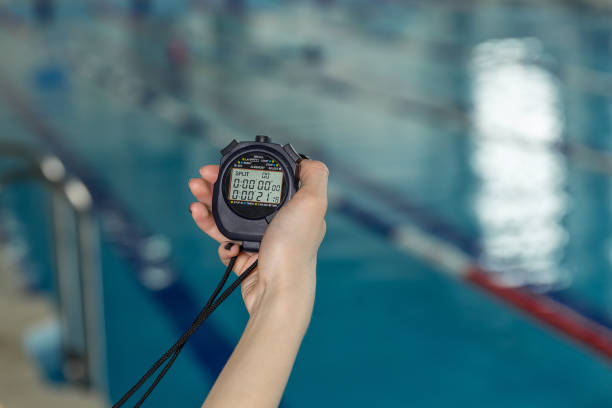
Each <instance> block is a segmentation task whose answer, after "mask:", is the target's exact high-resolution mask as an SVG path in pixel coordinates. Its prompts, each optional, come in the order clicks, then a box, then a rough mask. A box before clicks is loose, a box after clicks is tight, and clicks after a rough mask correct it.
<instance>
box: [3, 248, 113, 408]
mask: <svg viewBox="0 0 612 408" xmlns="http://www.w3.org/2000/svg"><path fill="white" fill-rule="evenodd" d="M10 258H11V257H10V255H8V254H7V250H6V249H4V248H0V310H11V311H12V312H11V313H3V314H2V320H3V324H2V325H0V361H2V370H0V408H11V407H20V408H28V407H64V408H70V407H79V408H98V407H102V406H104V404H103V402H102V400H101V399H100V398H99V397H97V396H95V395H94V394H92V393H89V392H86V391H83V390H79V389H77V388H73V387H57V386H50V385H48V384H45V383H44V382H43V380H42V379H41V378H40V377H39V375H38V373H37V369H36V367H35V366H34V365H33V364H32V362H31V361H30V359H29V357H28V356H27V354H26V352H25V350H24V347H23V336H24V334H25V333H26V331H27V330H28V329H29V328H30V327H32V326H33V325H35V324H37V323H40V322H44V321H46V320H49V319H52V318H53V315H54V313H53V309H52V306H51V305H50V303H49V301H48V300H47V299H45V298H43V297H39V296H36V295H28V296H24V289H23V287H22V286H21V285H20V282H19V281H18V279H17V277H18V276H19V274H18V273H17V271H16V270H15V266H14V265H12V262H10V261H9V260H10Z"/></svg>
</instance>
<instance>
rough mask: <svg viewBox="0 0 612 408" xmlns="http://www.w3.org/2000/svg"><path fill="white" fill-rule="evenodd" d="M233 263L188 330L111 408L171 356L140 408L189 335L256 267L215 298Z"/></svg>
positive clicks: (132, 393) (234, 259)
mask: <svg viewBox="0 0 612 408" xmlns="http://www.w3.org/2000/svg"><path fill="white" fill-rule="evenodd" d="M235 263H236V257H233V258H231V260H230V263H229V264H228V266H227V269H226V270H225V273H224V274H223V277H222V278H221V280H220V281H219V284H218V285H217V288H216V289H215V291H214V292H213V294H212V295H211V296H210V298H209V299H208V301H207V302H206V305H205V306H204V307H203V308H202V310H201V311H200V313H199V314H198V316H197V317H196V318H195V320H194V321H193V323H192V324H191V326H189V328H188V329H187V330H186V331H185V332H184V333H183V334H182V335H181V337H180V338H179V339H178V340H177V341H176V343H174V345H173V346H172V347H170V349H168V351H166V352H165V353H164V354H163V355H162V356H161V357H160V358H159V359H158V360H157V361H156V362H155V364H153V366H152V367H151V368H150V369H149V370H148V371H147V372H146V373H145V374H144V375H143V376H142V378H141V379H140V380H139V381H138V382H137V383H136V384H135V385H134V386H133V387H132V388H130V389H129V391H128V392H126V393H125V395H124V396H123V397H121V399H120V400H119V401H118V402H117V403H115V405H113V408H119V407H121V406H122V405H123V404H125V402H126V401H127V400H129V399H130V398H131V397H132V395H134V393H135V392H136V391H138V389H139V388H140V387H141V386H142V385H143V384H144V383H145V382H146V381H147V380H148V379H149V378H150V377H151V376H152V375H153V374H154V373H155V372H156V371H157V370H158V369H159V368H160V367H161V365H162V364H163V363H164V362H165V361H166V360H168V359H169V358H170V357H171V356H172V358H170V361H168V363H167V364H166V365H165V366H164V368H163V370H162V371H161V372H160V373H159V375H158V376H157V377H156V378H155V380H154V381H153V383H152V384H151V386H150V387H149V388H148V389H147V391H146V392H145V393H144V394H143V396H142V397H141V398H140V400H139V401H138V402H137V403H136V405H135V406H134V407H140V406H141V405H142V403H143V402H144V401H145V399H146V398H147V397H148V396H149V395H150V394H151V393H152V392H153V390H154V389H155V387H156V386H157V384H159V382H160V381H161V379H162V378H163V377H164V375H166V373H167V372H168V370H169V369H170V367H172V364H174V362H175V361H176V358H177V357H178V355H179V353H180V352H181V350H183V347H184V346H185V343H187V340H189V338H190V337H191V335H193V333H195V332H196V330H198V328H200V326H201V325H202V323H204V321H205V320H206V319H207V318H208V316H210V315H211V313H212V312H214V311H215V309H216V308H217V307H219V305H220V304H221V303H223V301H224V300H225V299H227V297H228V296H229V295H231V293H232V292H233V291H234V290H235V289H236V288H237V287H238V286H240V284H241V283H242V282H243V281H244V280H245V279H246V278H247V277H248V276H249V275H250V274H251V273H252V272H253V271H254V270H255V268H256V267H257V261H255V262H253V264H252V265H251V266H249V267H248V268H247V269H246V270H245V271H244V272H243V273H242V274H241V275H240V276H239V277H238V278H236V280H234V282H233V283H232V284H231V285H230V286H229V287H228V288H227V289H226V290H225V291H224V292H223V293H222V294H221V296H219V297H218V298H217V296H218V295H219V293H220V292H221V289H223V286H225V284H226V282H227V280H228V278H229V275H230V274H231V272H232V269H233V268H234V265H235Z"/></svg>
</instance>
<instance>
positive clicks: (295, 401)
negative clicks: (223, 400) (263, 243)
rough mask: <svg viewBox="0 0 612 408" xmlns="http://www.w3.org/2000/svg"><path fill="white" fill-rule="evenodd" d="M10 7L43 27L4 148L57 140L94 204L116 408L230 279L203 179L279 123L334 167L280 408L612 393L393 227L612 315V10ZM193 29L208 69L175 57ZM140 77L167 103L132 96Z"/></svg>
mask: <svg viewBox="0 0 612 408" xmlns="http://www.w3.org/2000/svg"><path fill="white" fill-rule="evenodd" d="M6 3H8V6H7V7H8V10H10V11H11V13H14V14H15V15H16V16H22V17H24V18H26V20H27V22H23V21H22V20H19V21H20V22H19V23H18V24H9V23H8V22H3V23H2V26H1V30H0V50H1V52H2V55H4V56H9V55H10V58H4V57H3V58H2V60H1V61H2V62H1V63H0V75H1V78H0V82H1V83H4V84H9V85H10V86H9V88H11V89H12V90H13V91H14V92H13V93H11V92H7V91H6V86H2V87H0V88H2V89H3V92H2V95H0V96H2V97H1V98H0V126H1V127H0V130H1V137H2V140H17V141H20V142H27V143H29V144H32V145H34V146H37V147H38V148H40V149H44V150H48V151H51V152H53V153H54V154H56V155H57V156H59V157H60V158H61V159H62V160H63V161H64V162H65V163H66V164H67V167H68V170H69V171H70V172H71V173H72V174H74V175H75V176H77V177H79V178H81V179H82V180H83V181H84V182H85V183H86V185H87V186H88V187H89V189H90V190H91V192H92V196H93V199H94V208H95V215H96V220H97V223H98V224H99V227H100V231H101V234H100V253H101V265H100V270H101V279H102V282H103V285H102V287H101V288H100V292H101V295H102V304H103V312H104V319H100V321H99V324H100V325H102V327H103V328H104V335H105V336H104V338H103V339H101V340H102V347H101V348H102V350H100V351H101V352H102V353H104V354H105V356H106V359H105V361H106V369H105V372H104V373H102V375H103V376H104V378H105V383H106V384H105V385H104V386H103V390H102V391H103V393H104V397H105V398H106V399H107V400H108V401H114V400H116V399H118V397H120V396H121V395H122V394H123V392H125V390H126V389H127V388H128V387H129V386H130V385H131V384H132V383H133V382H134V381H135V380H136V379H137V378H138V377H139V376H140V375H141V373H142V372H143V371H144V370H145V369H146V368H148V366H149V365H150V364H151V363H152V361H153V360H154V359H155V358H157V357H158V355H160V354H161V352H162V351H163V350H164V349H165V348H166V347H168V346H169V345H170V344H172V342H173V341H174V339H175V338H176V337H177V336H178V334H179V332H180V331H181V330H182V329H184V328H185V327H186V326H187V325H188V324H189V323H190V320H191V319H192V318H193V316H195V314H196V313H197V311H198V309H199V307H201V305H202V304H203V303H204V302H205V299H206V298H207V296H208V294H209V293H210V292H211V290H212V289H213V287H214V285H215V284H216V281H217V279H218V278H219V275H220V273H221V272H222V265H221V264H220V262H219V261H218V260H217V258H216V245H215V244H214V243H213V242H211V240H209V239H208V238H206V237H205V236H204V235H203V234H202V233H201V232H200V231H199V230H198V229H197V228H196V227H195V226H194V225H193V222H192V220H191V217H190V214H189V212H188V205H189V203H190V202H191V201H192V197H191V195H190V193H189V191H188V189H187V181H188V179H189V178H190V177H195V176H197V170H198V168H199V167H200V166H201V165H203V164H207V163H215V162H217V161H218V160H219V153H218V150H219V148H220V147H222V146H223V145H225V144H226V143H227V142H228V141H230V140H231V139H232V138H236V139H239V140H240V139H243V140H246V139H251V138H252V137H253V136H254V135H255V134H269V135H271V136H272V137H273V139H275V140H277V141H279V142H291V143H292V144H293V145H294V146H295V147H296V148H297V149H298V150H300V151H303V152H305V153H307V154H309V155H310V156H312V157H314V158H321V159H323V160H324V161H326V162H327V163H328V165H329V167H330V170H331V179H330V188H331V195H330V211H329V214H328V217H327V236H326V239H325V241H324V244H323V246H322V248H321V251H320V256H319V269H318V291H317V300H316V306H315V311H314V316H313V319H312V323H311V326H310V329H309V332H308V334H307V336H306V338H305V340H304V343H303V346H302V349H301V352H300V355H299V356H298V360H297V362H296V365H295V368H294V371H293V374H292V377H291V379H290V381H289V384H288V386H287V390H286V393H285V396H284V399H283V406H285V407H311V406H315V405H316V406H325V407H327V406H330V407H331V406H355V407H361V406H363V407H366V406H367V407H370V406H386V407H403V406H418V407H421V406H422V407H443V406H473V407H488V406H495V407H506V406H507V407H517V406H538V407H553V406H554V407H607V406H610V404H611V403H612V387H610V384H611V383H612V370H610V362H609V361H605V360H604V359H603V358H602V357H600V356H598V355H596V354H595V353H593V352H590V351H587V350H585V349H584V348H582V347H580V346H578V345H576V344H574V343H573V342H571V341H569V340H567V339H566V338H564V337H563V336H561V335H560V334H558V333H555V332H553V331H551V330H549V329H547V328H544V327H542V326H541V325H540V324H538V323H536V322H535V321H533V320H531V319H530V318H528V317H526V316H525V315H523V314H520V313H519V312H517V311H516V310H514V309H512V308H511V307H509V306H507V305H506V304H503V303H500V302H499V301H497V300H495V299H493V298H492V297H490V296H489V295H487V294H485V293H483V292H481V291H479V290H477V289H475V288H473V287H471V286H469V285H467V284H466V283H464V282H462V281H460V280H457V279H455V278H452V277H450V276H449V274H448V271H445V270H443V268H440V267H439V266H437V265H436V264H432V263H430V262H427V260H425V259H423V258H422V257H421V256H419V254H416V253H412V252H411V251H410V250H406V249H405V248H404V247H402V246H401V245H398V242H397V241H396V240H394V239H392V238H393V237H390V236H388V234H385V232H384V231H385V228H384V225H407V226H416V227H418V228H419V229H420V230H422V231H423V233H424V234H425V235H427V236H433V237H435V238H436V239H439V240H440V241H442V242H444V243H445V244H447V245H449V246H450V247H453V248H457V249H459V250H461V251H462V252H463V253H465V254H467V255H468V256H469V257H471V258H472V259H474V260H478V261H479V262H481V263H482V264H483V265H485V266H487V267H488V268H489V269H491V270H492V271H493V272H492V273H496V274H498V275H499V276H498V277H499V279H500V280H501V281H502V282H504V284H507V285H510V286H516V287H528V288H530V290H533V291H537V292H541V293H546V294H549V295H550V296H552V297H555V298H559V299H563V302H565V303H567V304H568V305H570V306H571V307H572V308H574V309H575V310H579V311H580V312H581V313H584V314H588V315H589V316H596V317H597V319H598V320H599V321H601V322H605V321H606V320H609V319H611V318H612V296H611V293H612V278H611V277H610V259H611V258H610V254H611V253H610V241H609V238H608V236H609V231H610V230H611V227H612V225H611V224H612V223H611V220H612V218H611V215H610V209H609V207H610V200H609V188H610V187H609V180H610V174H611V171H610V169H609V168H606V167H605V166H597V165H596V162H597V160H596V159H601V158H604V159H605V158H606V157H608V156H606V154H608V153H609V149H610V148H612V146H610V140H611V139H610V137H609V134H610V130H611V121H610V107H611V106H610V100H611V99H610V97H611V93H612V91H611V89H612V87H611V85H612V63H611V61H612V59H611V58H610V53H611V50H612V45H611V44H612V29H611V28H610V26H609V18H610V15H609V14H606V13H602V12H600V11H598V10H596V9H595V8H593V9H589V8H588V7H583V8H580V9H576V8H574V7H572V6H569V5H567V6H563V5H559V4H557V3H554V2H541V3H538V4H536V5H530V6H527V5H524V6H521V5H516V4H514V3H513V2H496V3H491V4H489V3H479V2H474V3H462V4H461V5H454V4H453V3H446V2H410V3H409V4H407V5H403V6H400V5H397V4H386V5H379V4H378V3H373V4H371V5H367V4H362V5H359V6H358V5H352V4H336V3H334V4H331V5H328V6H317V5H315V4H311V3H295V4H287V5H280V4H269V3H266V4H265V5H264V4H263V3H258V4H256V5H254V6H253V8H251V9H250V11H249V12H248V13H245V14H244V15H240V14H236V13H230V12H228V11H220V10H219V9H214V10H211V9H209V8H207V7H204V6H202V5H200V6H198V5H191V6H187V5H186V4H185V5H184V7H169V6H168V7H161V8H160V9H158V11H159V13H158V14H156V15H155V16H153V17H150V18H148V19H143V20H138V21H135V20H130V19H129V18H127V17H126V16H125V13H126V12H125V10H123V9H119V8H115V6H109V8H108V9H106V10H103V11H100V10H96V9H95V8H92V7H87V6H86V5H85V4H84V3H80V2H65V3H62V6H61V7H60V12H58V16H59V17H58V18H59V20H58V23H57V24H56V25H54V26H51V27H46V28H41V27H38V26H36V25H35V24H34V23H33V22H31V21H29V17H27V16H28V10H27V9H26V8H25V7H24V6H23V5H19V4H17V3H19V2H15V3H16V4H15V5H12V4H11V2H10V1H9V2H6ZM185 3H186V2H185ZM13 6H14V7H13ZM173 41H178V43H180V44H183V43H184V44H186V47H187V49H188V50H189V52H190V56H189V60H188V61H189V62H188V63H185V64H183V63H182V62H180V61H177V60H174V62H172V61H169V60H168V59H167V58H166V54H167V49H166V48H165V47H166V45H167V44H169V43H172V42H173ZM105 75H106V76H105ZM142 87H145V88H146V89H148V90H149V93H150V94H151V95H154V97H152V99H151V100H152V102H151V101H149V100H148V99H147V100H145V99H138V100H132V98H134V95H135V92H134V91H133V89H142ZM131 90H132V91H131ZM9 94H10V95H9ZM7 95H8V96H7ZM11 95H12V96H11ZM14 95H17V97H15V96H14ZM164 97H165V98H168V99H167V100H169V101H171V102H167V103H166V104H165V105H164V104H163V103H162V102H160V101H164V99H162V98H164ZM19 101H22V102H23V101H25V102H24V104H25V105H26V106H28V107H30V108H32V109H33V111H34V113H33V114H31V115H30V116H28V117H24V115H23V111H24V108H23V105H24V104H20V103H19ZM177 107H178V108H177ZM176 109H179V111H180V112H181V114H176ZM19 112H21V113H19ZM185 112H187V113H188V115H187V118H192V119H194V120H195V119H196V118H197V121H195V122H194V121H193V120H192V121H187V120H186V119H185V118H186V117H185V115H182V113H185ZM39 123H45V124H46V125H47V126H48V127H47V128H45V129H41V127H40V126H36V124H39ZM186 123H187V124H192V125H193V124H194V123H197V128H195V130H194V129H193V128H192V127H189V126H186ZM49 129H52V131H49ZM585 150H588V151H589V152H591V155H588V154H584V151H585ZM577 152H583V154H577ZM364 156H367V157H368V158H369V159H368V161H367V163H363V161H362V158H363V157H364ZM371 184H373V185H376V186H379V187H382V188H383V189H384V193H381V192H380V191H378V190H376V189H373V188H371ZM10 193H11V195H10V196H9V197H8V198H6V200H7V203H8V204H9V206H10V208H12V210H13V211H14V212H15V213H16V214H17V216H18V218H19V219H20V220H21V224H22V229H23V234H24V235H25V236H26V237H27V238H28V247H29V250H30V252H31V254H32V257H31V260H30V262H31V264H32V271H33V272H32V273H34V274H37V275H38V276H39V278H40V280H41V283H40V285H41V286H43V287H46V288H47V289H49V290H51V291H53V285H52V283H51V280H50V279H49V275H50V272H49V270H50V266H49V265H48V264H49V260H48V259H47V257H46V252H45V244H46V243H45V239H44V236H43V235H42V234H41V232H40V231H41V229H43V228H41V227H40V226H41V225H44V223H45V222H48V219H47V216H46V215H45V213H44V211H42V210H40V207H37V206H36V205H33V204H32V203H35V202H36V198H32V197H37V196H40V194H42V193H41V192H40V191H37V189H36V188H34V187H31V186H25V187H20V188H15V189H13V190H12V191H11V192H10ZM338 197H340V198H341V199H338ZM390 197H392V198H390ZM345 201H346V202H350V203H352V204H351V205H355V206H357V207H358V208H359V209H360V212H355V211H349V210H347V208H348V207H346V206H343V205H342V204H341V203H342V202H345ZM339 203H340V204H339ZM351 208H352V207H351ZM368 214H369V215H368ZM372 214H373V215H374V216H375V217H374V216H373V215H372ZM246 319H247V314H246V312H245V311H244V307H243V305H242V303H241V300H240V299H239V296H232V297H231V298H230V299H229V300H228V301H227V302H226V303H225V304H224V305H223V307H221V308H220V309H219V310H218V311H217V312H216V313H215V315H214V316H213V317H211V319H210V321H208V322H207V323H206V325H205V327H203V328H202V330H201V331H200V332H199V333H198V334H197V335H196V336H194V338H193V339H192V341H191V342H190V347H188V348H187V349H186V352H185V353H184V354H183V355H182V356H181V358H180V359H179V360H178V361H177V363H176V364H175V366H174V368H173V370H172V372H171V373H170V374H169V375H168V376H167V378H165V379H164V381H163V382H162V383H161V384H160V386H159V388H158V389H157V390H156V391H155V393H154V394H153V396H152V397H151V400H150V401H149V402H148V403H149V406H152V407H153V406H160V407H162V406H174V405H176V404H177V402H176V401H177V400H178V401H180V405H181V406H198V404H200V403H201V402H202V401H203V399H204V397H205V396H206V393H207V390H208V389H209V387H210V386H211V384H212V382H213V381H214V378H215V376H216V374H217V372H218V370H219V369H220V368H221V367H222V366H223V363H224V361H225V359H226V358H227V355H228V353H229V352H231V349H232V348H233V346H234V345H235V343H236V342H237V340H238V338H239V336H240V334H241V331H242V329H243V327H244V324H245V322H246Z"/></svg>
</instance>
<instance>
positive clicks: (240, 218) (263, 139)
mask: <svg viewBox="0 0 612 408" xmlns="http://www.w3.org/2000/svg"><path fill="white" fill-rule="evenodd" d="M221 153H222V154H223V157H222V159H221V164H220V166H219V178H218V179H217V182H216V183H215V186H214V191H213V216H214V217H215V222H216V223H217V227H218V228H219V230H220V231H221V232H222V233H223V234H224V235H225V236H226V237H227V238H229V239H232V240H241V241H243V248H245V250H251V251H257V250H258V248H259V242H260V241H261V239H262V237H263V234H264V231H265V229H266V227H267V226H268V223H269V222H270V221H271V220H272V218H273V217H274V215H275V214H276V212H277V211H278V210H279V209H280V208H281V207H282V206H283V205H284V203H285V202H287V201H288V200H289V199H290V198H291V197H292V196H293V194H295V192H296V191H297V189H298V183H299V181H298V178H297V175H298V173H299V171H298V169H299V161H300V160H301V156H300V155H299V154H297V153H296V152H295V150H293V147H291V145H290V144H286V145H280V144H276V143H271V142H270V138H269V137H267V136H257V138H256V139H255V142H236V141H235V140H234V141H232V142H231V143H230V144H229V145H228V146H227V147H226V148H224V149H223V150H222V151H221Z"/></svg>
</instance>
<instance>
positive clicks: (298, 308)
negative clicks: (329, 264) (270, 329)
mask: <svg viewBox="0 0 612 408" xmlns="http://www.w3.org/2000/svg"><path fill="white" fill-rule="evenodd" d="M292 272H295V273H302V272H298V271H292ZM307 275H308V274H307V273H304V275H301V276H303V277H304V279H297V280H292V281H291V282H286V281H282V282H278V281H271V282H267V284H266V286H265V290H264V291H263V293H262V295H261V296H260V298H259V299H258V301H257V303H256V304H255V307H254V308H253V309H252V311H251V318H250V319H249V320H254V321H274V322H277V323H279V324H281V325H283V326H287V327H292V326H293V327H296V328H299V329H302V330H303V331H304V332H305V331H306V328H307V327H308V324H309V323H310V317H311V315H312V309H313V306H314V294H315V286H316V282H315V278H314V274H313V275H312V276H313V278H312V279H307V278H306V277H307Z"/></svg>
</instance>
